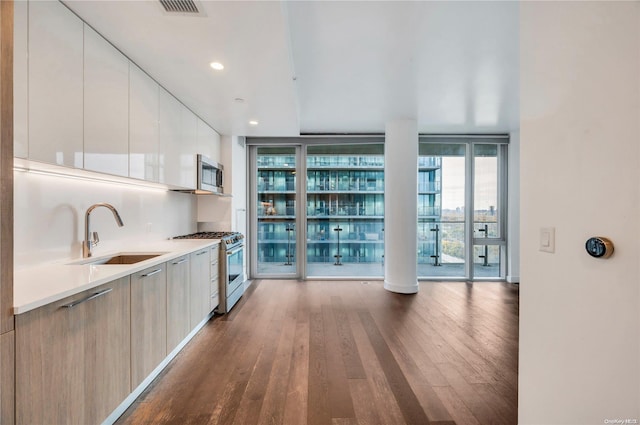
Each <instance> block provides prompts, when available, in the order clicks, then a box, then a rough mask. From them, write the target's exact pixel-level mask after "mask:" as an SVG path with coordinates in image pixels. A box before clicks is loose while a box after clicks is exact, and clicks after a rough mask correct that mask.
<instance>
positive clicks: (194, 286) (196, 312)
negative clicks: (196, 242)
mask: <svg viewBox="0 0 640 425" xmlns="http://www.w3.org/2000/svg"><path fill="white" fill-rule="evenodd" d="M210 261H211V257H210V253H209V248H204V249H201V250H199V251H196V252H194V253H192V254H191V282H190V288H189V300H190V301H189V304H190V314H191V316H190V317H191V318H190V321H189V325H190V327H191V329H193V328H194V327H196V325H197V324H198V323H200V322H202V321H203V320H204V318H205V317H207V314H209V311H210V310H209V304H210V301H209V298H210V295H211V294H210V293H209V285H210V279H211V277H210V275H209V270H210V267H211V264H210Z"/></svg>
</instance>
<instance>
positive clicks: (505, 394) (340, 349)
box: [118, 280, 519, 425]
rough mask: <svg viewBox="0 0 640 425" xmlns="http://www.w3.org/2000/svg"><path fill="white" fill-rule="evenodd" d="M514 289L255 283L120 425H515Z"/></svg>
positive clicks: (447, 284) (486, 285)
mask: <svg viewBox="0 0 640 425" xmlns="http://www.w3.org/2000/svg"><path fill="white" fill-rule="evenodd" d="M518 300H519V295H518V286H517V285H512V284H508V283H503V282H476V283H464V282H423V283H421V285H420V292H419V293H418V294H415V295H399V294H394V293H391V292H388V291H385V290H384V289H383V287H382V283H381V282H373V281H372V282H369V283H368V284H364V283H362V282H359V281H308V282H299V281H295V280H258V281H255V282H254V283H253V284H252V285H251V287H250V288H249V290H248V291H247V293H245V295H244V296H243V298H242V299H241V301H240V302H239V304H238V305H237V306H236V307H235V308H234V309H233V310H232V311H231V313H229V314H227V315H224V316H217V317H215V318H213V319H212V320H211V321H210V322H209V323H207V325H206V326H205V327H204V328H203V329H202V330H201V331H200V332H199V333H198V334H197V335H196V336H195V337H194V339H193V340H192V341H191V342H190V343H189V344H188V345H187V346H186V347H185V348H184V350H183V351H182V352H181V353H180V354H179V355H178V356H177V357H176V358H175V359H174V360H173V361H172V363H171V364H170V365H169V366H168V367H167V368H166V369H165V371H164V372H163V373H162V374H161V375H160V376H159V377H158V378H157V379H156V380H155V381H154V382H153V383H152V384H151V386H150V387H149V388H148V389H147V391H145V392H144V393H143V395H142V396H141V397H140V398H139V399H138V400H137V401H136V402H135V403H134V404H133V405H132V406H131V407H130V408H129V409H128V410H127V411H126V412H125V414H124V415H123V417H122V418H121V419H120V420H119V421H118V423H119V424H238V425H250V424H285V425H290V424H295V425H302V424H308V425H316V424H317V425H331V424H345V425H346V424H353V425H355V424H393V425H403V424H406V425H417V424H420V425H423V424H439V425H455V424H458V425H482V424H504V425H513V424H515V423H517V399H518V393H517V387H518V385H517V383H518V375H517V370H518V369H517V366H518V355H517V353H518Z"/></svg>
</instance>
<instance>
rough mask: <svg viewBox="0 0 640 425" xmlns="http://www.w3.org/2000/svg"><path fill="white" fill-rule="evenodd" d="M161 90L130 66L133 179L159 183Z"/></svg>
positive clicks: (130, 135)
mask: <svg viewBox="0 0 640 425" xmlns="http://www.w3.org/2000/svg"><path fill="white" fill-rule="evenodd" d="M159 93H160V92H159V86H158V83H156V82H155V81H154V80H153V79H151V77H149V76H148V75H147V74H145V72H144V71H142V70H141V69H140V68H138V67H137V66H136V65H135V64H134V63H132V62H129V177H135V178H137V179H143V180H147V181H152V182H157V181H158V151H159V148H160V134H159V127H158V110H159Z"/></svg>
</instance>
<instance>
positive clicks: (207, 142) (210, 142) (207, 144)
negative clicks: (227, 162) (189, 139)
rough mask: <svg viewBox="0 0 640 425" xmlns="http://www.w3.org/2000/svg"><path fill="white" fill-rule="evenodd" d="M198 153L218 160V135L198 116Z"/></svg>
mask: <svg viewBox="0 0 640 425" xmlns="http://www.w3.org/2000/svg"><path fill="white" fill-rule="evenodd" d="M198 153H201V154H203V155H205V156H207V157H209V158H211V159H212V160H214V161H216V162H220V135H219V134H218V133H216V131H215V130H214V129H213V128H211V127H209V125H208V124H207V123H205V122H204V121H202V120H201V119H200V118H198Z"/></svg>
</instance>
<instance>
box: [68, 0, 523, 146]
mask: <svg viewBox="0 0 640 425" xmlns="http://www.w3.org/2000/svg"><path fill="white" fill-rule="evenodd" d="M65 4H67V5H68V6H69V7H70V8H71V9H72V10H73V11H75V12H76V13H77V14H78V15H79V16H80V17H82V18H83V19H84V20H85V21H87V22H88V23H89V24H90V25H92V26H93V27H94V28H95V29H96V30H97V31H98V32H100V33H101V34H103V35H104V36H105V37H106V38H107V39H109V40H110V41H111V42H112V43H113V44H114V45H116V47H118V48H119V49H120V50H121V51H123V52H124V53H125V54H126V55H127V56H129V57H130V58H131V59H132V60H133V61H134V62H136V63H137V64H138V65H140V66H141V67H142V68H143V69H145V70H146V71H147V72H149V74H150V75H151V76H153V77H154V78H155V79H156V80H157V81H158V82H160V83H161V84H162V85H163V86H164V87H165V88H166V89H167V90H169V91H171V92H172V93H173V94H174V95H176V97H178V98H179V99H180V100H182V102H183V103H184V104H185V105H187V106H188V107H189V108H191V109H192V110H193V111H194V112H195V113H197V114H198V115H199V116H201V117H202V118H203V119H204V120H205V121H207V122H208V123H209V124H211V125H212V126H213V127H214V128H215V129H216V130H218V131H219V132H220V133H222V134H236V135H249V136H251V135H255V136H296V135H298V134H299V133H381V132H384V127H385V123H386V122H388V121H389V120H392V119H398V118H415V119H417V122H418V128H419V130H420V132H430V133H434V132H440V133H479V132H481V133H491V132H508V131H510V130H515V129H517V128H518V127H519V122H518V117H519V110H518V103H519V100H518V74H519V70H518V62H519V51H518V44H519V40H518V13H519V11H518V3H517V2H482V1H472V2H419V1H415V2H414V1H408V2H405V1H356V2H349V1H299V2H296V1H285V2H282V1H200V2H199V6H201V7H202V9H203V11H204V14H205V15H206V16H196V17H193V16H184V15H178V16H173V15H168V14H166V13H165V12H164V10H163V9H162V7H161V6H160V4H159V3H158V2H157V1H156V0H144V1H88V0H68V1H65ZM214 60H215V61H219V62H222V63H223V64H224V65H225V69H224V70H223V71H221V72H215V71H213V70H212V69H211V68H210V67H209V63H210V62H211V61H214ZM235 98H242V99H244V102H238V101H235V100H234V99H235ZM251 119H255V120H258V121H259V123H260V124H259V125H258V126H257V127H251V126H249V125H248V121H249V120H251Z"/></svg>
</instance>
